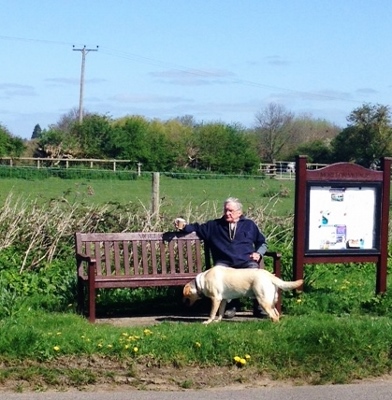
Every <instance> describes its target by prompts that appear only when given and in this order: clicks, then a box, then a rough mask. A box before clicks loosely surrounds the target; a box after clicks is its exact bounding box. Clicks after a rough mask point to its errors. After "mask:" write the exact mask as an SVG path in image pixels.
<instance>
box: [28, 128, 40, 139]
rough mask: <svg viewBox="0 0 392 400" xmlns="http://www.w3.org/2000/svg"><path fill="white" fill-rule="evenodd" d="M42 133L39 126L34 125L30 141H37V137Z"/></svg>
mask: <svg viewBox="0 0 392 400" xmlns="http://www.w3.org/2000/svg"><path fill="white" fill-rule="evenodd" d="M41 133H42V129H41V127H40V126H39V124H37V125H35V127H34V130H33V133H32V135H31V139H39V137H40V136H41Z"/></svg>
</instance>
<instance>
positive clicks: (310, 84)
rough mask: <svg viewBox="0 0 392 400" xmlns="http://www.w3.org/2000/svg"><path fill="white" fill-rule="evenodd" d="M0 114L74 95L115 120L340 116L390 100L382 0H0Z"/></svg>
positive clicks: (28, 111) (25, 113) (54, 106)
mask: <svg viewBox="0 0 392 400" xmlns="http://www.w3.org/2000/svg"><path fill="white" fill-rule="evenodd" d="M0 7H1V10H2V17H3V18H2V22H1V27H0V49H1V68H0V124H2V125H4V126H6V127H7V128H8V129H9V131H10V132H11V133H12V134H13V135H15V136H18V137H22V138H27V139H29V138H30V137H31V134H32V132H33V129H34V126H35V125H36V124H40V126H41V128H42V129H46V128H47V127H48V126H49V125H50V124H54V123H56V122H57V121H58V120H59V118H60V117H61V116H62V115H63V114H65V113H67V112H69V111H70V110H71V109H73V108H78V106H79V90H80V75H81V60H82V53H81V52H80V51H73V45H74V46H75V48H76V49H78V48H79V49H80V48H82V47H83V46H84V45H85V46H87V48H89V49H95V48H96V46H99V48H98V51H96V52H89V53H88V54H87V56H86V65H85V81H84V82H85V85H84V97H83V104H84V109H85V110H87V111H90V112H97V113H100V114H105V115H108V116H111V117H113V118H119V117H123V116H125V115H134V114H138V115H143V116H145V117H147V118H158V119H162V120H166V119H169V118H175V117H178V116H184V115H193V116H194V117H195V119H196V121H199V122H201V121H204V122H215V121H222V122H225V123H240V124H242V125H244V126H245V127H249V128H251V127H253V126H254V125H255V116H256V114H257V113H258V112H259V111H262V110H263V109H264V108H265V107H266V106H267V105H268V104H269V103H279V104H281V105H283V106H284V107H285V108H286V109H287V110H288V111H291V112H293V113H295V115H302V114H307V115H310V116H312V117H314V118H321V119H325V120H328V121H330V122H333V123H335V124H337V125H339V126H341V127H345V126H346V117H347V116H348V115H349V113H350V112H351V111H352V110H354V109H355V108H357V107H360V106H361V105H362V104H364V103H371V104H383V105H390V104H391V95H392V23H391V15H392V1H391V0H373V1H369V0H325V1H324V0H318V1H314V0H112V1H109V0H94V1H92V0H61V1H60V0H40V1H38V0H35V1H34V0H14V1H10V0H0Z"/></svg>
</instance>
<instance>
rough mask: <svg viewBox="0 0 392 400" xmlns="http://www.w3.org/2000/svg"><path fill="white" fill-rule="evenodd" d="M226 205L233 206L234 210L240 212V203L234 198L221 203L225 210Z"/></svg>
mask: <svg viewBox="0 0 392 400" xmlns="http://www.w3.org/2000/svg"><path fill="white" fill-rule="evenodd" d="M228 203H233V204H235V205H236V209H237V210H240V211H242V203H241V202H240V201H239V200H238V199H237V198H236V197H228V198H227V199H226V200H225V202H224V203H223V208H225V207H226V205H227V204H228Z"/></svg>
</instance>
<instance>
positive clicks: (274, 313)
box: [183, 266, 303, 324]
mask: <svg viewBox="0 0 392 400" xmlns="http://www.w3.org/2000/svg"><path fill="white" fill-rule="evenodd" d="M302 284H303V280H302V279H299V280H297V281H290V282H287V281H283V280H282V279H280V278H278V277H277V276H275V275H274V274H271V273H270V272H268V271H266V270H265V269H258V268H242V269H237V268H229V267H221V266H216V267H213V268H211V269H208V270H207V271H204V272H202V273H200V274H198V275H197V276H196V278H195V279H193V280H192V281H190V282H188V283H187V284H186V285H185V286H184V290H183V295H184V300H186V299H188V300H189V303H190V304H189V305H192V304H194V302H195V301H196V300H199V299H201V298H202V297H203V296H206V297H209V298H210V299H211V312H210V317H209V318H208V320H207V321H204V322H203V324H209V323H210V322H212V321H215V322H219V321H220V320H221V319H222V317H223V313H224V311H225V307H226V303H227V301H229V300H232V299H236V298H238V297H255V298H256V299H257V301H258V302H259V304H260V306H261V307H263V309H264V311H265V312H266V313H267V314H268V315H269V317H270V318H271V319H272V321H274V322H278V321H279V312H278V310H277V309H276V308H275V305H276V302H277V301H278V289H282V290H293V289H296V288H298V287H300V286H301V285H302ZM218 308H219V312H218V318H217V319H215V316H216V313H217V311H218Z"/></svg>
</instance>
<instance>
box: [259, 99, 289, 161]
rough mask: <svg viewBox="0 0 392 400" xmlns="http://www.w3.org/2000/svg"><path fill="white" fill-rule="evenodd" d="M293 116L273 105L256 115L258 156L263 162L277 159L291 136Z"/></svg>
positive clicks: (281, 107) (280, 107)
mask: <svg viewBox="0 0 392 400" xmlns="http://www.w3.org/2000/svg"><path fill="white" fill-rule="evenodd" d="M293 120H294V114H292V113H291V112H288V111H286V109H285V108H284V107H283V106H281V105H279V104H275V103H270V104H268V106H267V107H266V108H265V109H264V110H262V111H260V112H258V113H257V114H256V132H257V134H258V136H259V145H260V149H259V151H260V156H261V158H262V159H263V160H264V161H267V162H274V160H276V159H279V157H280V155H281V154H282V152H283V150H284V147H285V146H286V145H287V144H288V143H289V142H290V140H291V139H292V136H293Z"/></svg>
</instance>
